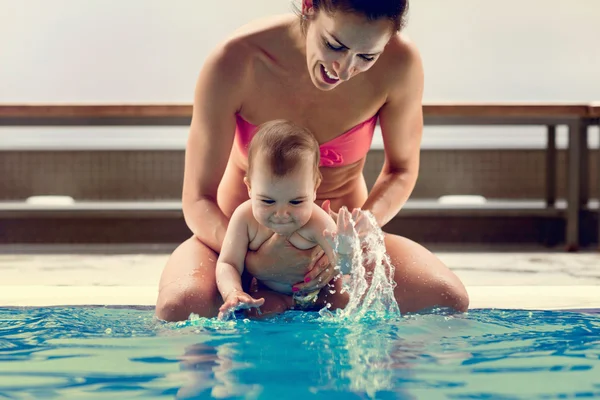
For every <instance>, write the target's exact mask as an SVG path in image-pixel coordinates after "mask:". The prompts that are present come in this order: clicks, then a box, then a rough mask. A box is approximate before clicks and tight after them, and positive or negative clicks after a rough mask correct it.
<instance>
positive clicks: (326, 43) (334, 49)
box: [325, 41, 344, 51]
mask: <svg viewBox="0 0 600 400" xmlns="http://www.w3.org/2000/svg"><path fill="white" fill-rule="evenodd" d="M325 45H326V46H327V47H329V48H330V49H331V50H333V51H341V50H343V49H344V48H343V47H335V46H334V45H332V44H331V43H329V42H328V41H325Z"/></svg>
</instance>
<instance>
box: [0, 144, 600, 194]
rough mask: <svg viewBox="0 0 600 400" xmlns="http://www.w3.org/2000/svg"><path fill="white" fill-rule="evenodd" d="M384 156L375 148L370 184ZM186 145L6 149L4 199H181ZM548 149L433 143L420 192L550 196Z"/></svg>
mask: <svg viewBox="0 0 600 400" xmlns="http://www.w3.org/2000/svg"><path fill="white" fill-rule="evenodd" d="M565 156H566V154H565V152H564V151H561V152H559V154H558V163H559V168H558V184H557V190H558V193H557V197H559V198H560V197H563V196H564V193H565V184H566V179H565V176H566V174H565V172H566V165H565V162H566V157H565ZM382 163H383V152H382V151H371V153H370V154H369V157H368V161H367V165H366V167H365V176H366V179H367V182H368V184H369V186H371V185H372V183H373V182H374V181H375V179H376V178H377V175H378V174H379V170H380V168H381V165H382ZM183 165H184V153H183V152H182V151H77V152H74V151H63V152H57V151H31V152H24V151H11V152H0V201H6V200H22V199H25V198H27V197H29V196H32V195H42V194H59V195H69V196H72V197H74V198H75V199H79V200H138V199H139V200H161V199H169V200H172V199H179V198H180V196H181V185H182V180H183ZM545 170H546V165H545V153H544V151H543V150H426V151H423V152H422V154H421V168H420V174H419V180H418V182H417V186H416V188H415V190H414V192H413V195H412V198H437V197H439V196H442V195H447V194H480V195H483V196H485V197H488V198H508V199H515V198H524V199H530V198H543V197H544V194H545V182H546V178H545ZM597 171H598V167H597V162H596V152H595V151H593V152H591V153H590V177H589V178H590V183H591V187H590V188H591V197H594V194H595V193H597V189H596V187H597V186H596V182H597V178H596V176H597Z"/></svg>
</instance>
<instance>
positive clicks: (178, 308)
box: [156, 237, 221, 321]
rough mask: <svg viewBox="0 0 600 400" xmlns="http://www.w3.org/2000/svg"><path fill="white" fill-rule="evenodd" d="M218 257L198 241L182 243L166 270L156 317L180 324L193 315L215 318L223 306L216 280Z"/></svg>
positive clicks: (192, 240)
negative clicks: (221, 305)
mask: <svg viewBox="0 0 600 400" xmlns="http://www.w3.org/2000/svg"><path fill="white" fill-rule="evenodd" d="M216 260H217V255H216V254H215V253H214V252H213V251H212V250H211V249H210V248H208V247H207V246H205V245H204V244H202V243H201V242H200V241H198V239H196V238H195V237H192V238H190V239H188V240H187V241H185V242H184V243H182V244H181V245H180V246H179V247H178V248H177V249H176V250H175V251H174V252H173V254H172V255H171V257H170V258H169V260H168V262H167V265H166V266H165V269H164V270H163V273H162V276H161V281H160V285H159V293H158V298H157V301H156V316H157V317H158V318H160V319H163V320H165V321H181V320H185V319H187V318H188V317H189V316H190V314H191V313H195V314H198V315H200V316H202V317H213V316H215V315H216V314H217V311H218V308H219V306H220V304H221V296H220V294H219V291H218V289H217V284H216V280H215V266H216Z"/></svg>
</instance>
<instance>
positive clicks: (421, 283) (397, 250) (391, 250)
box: [385, 233, 469, 314]
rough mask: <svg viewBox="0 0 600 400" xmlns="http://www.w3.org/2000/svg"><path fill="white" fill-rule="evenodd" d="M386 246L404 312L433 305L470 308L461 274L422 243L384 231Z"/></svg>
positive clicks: (398, 299)
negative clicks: (457, 274) (447, 265)
mask: <svg viewBox="0 0 600 400" xmlns="http://www.w3.org/2000/svg"><path fill="white" fill-rule="evenodd" d="M385 246H386V249H387V253H388V255H389V257H390V260H391V262H392V265H393V266H394V268H395V272H394V280H395V281H396V288H395V289H394V295H395V297H396V301H397V302H398V306H399V307H400V312H401V313H403V314H404V313H407V312H418V311H421V310H425V309H428V308H432V307H446V308H451V309H454V310H456V311H460V312H463V311H467V309H468V308H469V295H468V294H467V290H466V289H465V287H464V285H463V284H462V282H461V281H460V279H458V277H457V276H456V275H455V274H454V273H453V272H452V271H451V270H450V269H449V268H448V267H446V265H444V263H442V261H441V260H440V259H439V258H437V257H436V256H435V255H433V254H432V253H431V252H430V251H429V250H427V249H425V248H424V247H423V246H421V245H420V244H417V243H415V242H413V241H412V240H409V239H407V238H405V237H402V236H397V235H392V234H387V233H386V234H385Z"/></svg>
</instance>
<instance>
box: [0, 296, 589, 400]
mask: <svg viewBox="0 0 600 400" xmlns="http://www.w3.org/2000/svg"><path fill="white" fill-rule="evenodd" d="M594 396H596V397H600V314H598V313H593V312H589V313H588V312H565V311H562V312H559V311H534V312H530V311H522V310H520V311H519V310H472V311H470V312H469V313H466V314H457V315H449V314H444V313H441V312H440V313H433V314H427V315H412V316H403V317H393V318H388V319H386V318H383V319H382V318H380V317H378V318H369V316H368V315H367V316H365V317H364V318H363V319H362V320H361V321H358V322H356V321H355V322H350V321H343V320H337V319H335V318H334V319H332V318H328V317H324V316H320V315H319V314H317V313H301V312H287V313H285V314H283V315H280V316H278V317H275V318H272V319H269V320H263V321H249V320H244V319H242V318H238V319H236V320H231V321H216V320H214V319H203V318H195V319H194V318H193V319H191V320H188V321H186V322H184V323H178V324H173V323H171V324H167V323H162V322H159V321H156V320H155V318H154V316H153V311H152V310H149V309H131V308H120V309H119V308H93V307H86V308H83V307H74V308H66V307H64V308H28V309H22V308H0V399H2V398H7V399H21V398H57V399H66V398H76V399H94V398H98V399H100V398H106V399H131V398H140V399H152V398H181V399H192V398H222V399H225V398H250V399H254V398H257V399H258V398H259V399H271V398H273V399H276V398H277V399H280V398H298V399H305V398H326V399H338V398H340V399H343V398H348V399H363V398H377V399H388V398H390V399H391V398H394V399H397V398H426V399H437V398H452V399H484V398H502V399H513V398H514V399H517V398H523V399H563V398H575V397H584V398H590V397H594Z"/></svg>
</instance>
